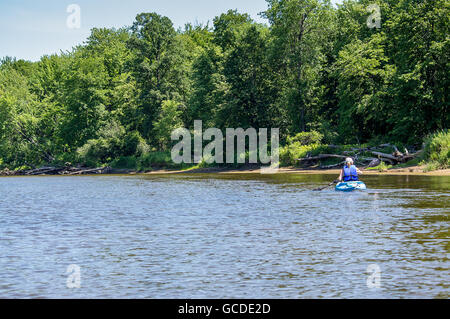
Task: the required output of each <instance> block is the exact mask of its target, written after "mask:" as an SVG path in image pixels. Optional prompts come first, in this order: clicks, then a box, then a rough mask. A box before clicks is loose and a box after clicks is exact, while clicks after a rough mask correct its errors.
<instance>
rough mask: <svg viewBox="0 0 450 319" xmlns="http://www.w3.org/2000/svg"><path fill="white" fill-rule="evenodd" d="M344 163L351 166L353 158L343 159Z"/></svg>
mask: <svg viewBox="0 0 450 319" xmlns="http://www.w3.org/2000/svg"><path fill="white" fill-rule="evenodd" d="M345 162H346V163H351V164H353V158H350V157H347V158H346V159H345Z"/></svg>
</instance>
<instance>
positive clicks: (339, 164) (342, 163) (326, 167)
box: [320, 161, 345, 169]
mask: <svg viewBox="0 0 450 319" xmlns="http://www.w3.org/2000/svg"><path fill="white" fill-rule="evenodd" d="M344 165H345V161H344V162H341V163H338V164H333V165H327V166H320V169H331V168H336V167H343V166H344Z"/></svg>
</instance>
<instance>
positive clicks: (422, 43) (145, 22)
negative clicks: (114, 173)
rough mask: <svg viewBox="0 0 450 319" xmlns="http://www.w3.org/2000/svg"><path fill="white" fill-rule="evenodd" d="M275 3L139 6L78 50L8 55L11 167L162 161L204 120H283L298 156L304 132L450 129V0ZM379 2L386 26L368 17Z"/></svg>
mask: <svg viewBox="0 0 450 319" xmlns="http://www.w3.org/2000/svg"><path fill="white" fill-rule="evenodd" d="M267 2H268V8H267V10H266V11H265V12H264V13H262V15H263V16H264V17H265V18H266V19H267V20H268V22H269V25H263V24H259V23H256V22H254V21H252V19H251V18H250V17H249V16H248V15H247V14H242V13H238V12H237V11H233V10H230V11H228V12H226V13H224V14H222V15H220V16H218V17H216V18H214V20H213V25H212V26H211V27H210V26H208V25H206V26H205V25H191V24H187V25H186V26H185V28H184V29H183V30H181V29H180V30H175V29H174V27H173V25H172V22H171V21H170V19H169V18H167V17H163V16H160V15H158V14H156V13H142V14H139V15H138V16H137V17H136V20H135V22H134V23H133V25H132V26H131V27H129V28H122V29H119V30H117V29H93V30H92V32H91V35H90V37H89V38H88V39H87V41H86V42H85V43H84V44H83V45H80V46H77V47H75V48H74V49H73V50H72V51H71V52H68V53H62V54H60V55H52V56H44V57H42V58H41V60H40V61H38V62H35V63H32V62H28V61H23V60H16V59H14V58H9V57H6V58H3V60H2V61H1V65H0V166H3V167H5V166H8V167H10V168H18V167H22V166H28V167H34V166H38V165H41V164H44V163H50V162H53V163H55V162H56V163H64V162H72V163H84V164H86V165H100V164H111V163H113V164H114V165H116V166H136V165H137V164H136V163H138V164H139V165H144V166H145V165H151V164H152V163H151V162H152V161H153V160H155V161H164V160H165V159H167V158H168V156H167V151H168V150H169V149H170V147H171V143H172V142H171V141H170V133H171V131H172V130H173V129H175V128H178V127H188V128H191V129H192V128H193V122H194V120H203V122H204V124H203V127H204V129H206V128H207V127H218V128H221V129H223V128H226V127H242V128H244V129H246V128H248V127H255V128H264V127H267V128H270V127H277V128H280V132H281V139H282V144H287V146H286V148H285V150H284V154H285V156H286V157H287V158H292V156H294V157H295V156H301V155H302V154H303V153H305V152H307V150H308V147H309V146H308V145H305V144H317V143H319V142H320V143H323V144H327V143H335V144H345V143H346V144H357V143H366V142H370V141H391V142H392V141H393V142H400V143H409V144H421V143H422V140H423V138H425V137H426V136H428V135H429V134H431V133H433V132H436V131H442V130H445V129H448V127H449V123H450V118H449V116H450V115H449V114H450V112H449V101H448V90H447V89H448V87H449V79H448V74H449V73H450V72H449V71H450V70H449V61H450V59H449V55H450V38H449V32H448V31H449V30H448V28H449V25H450V24H449V17H450V11H449V9H450V3H449V1H447V0H414V1H413V0H345V1H344V2H343V4H342V5H339V6H338V7H334V6H332V5H331V4H330V1H328V0H268V1H267ZM373 3H377V4H378V5H379V7H380V8H381V28H369V27H368V25H367V19H368V17H369V15H370V14H371V12H369V11H368V10H367V8H368V6H369V5H370V4H373ZM302 132H313V133H311V134H305V133H302ZM314 132H316V133H314ZM299 133H300V134H299ZM441 134H443V133H441ZM439 136H440V135H437V136H435V137H434V138H435V139H444V138H446V139H447V142H446V143H447V144H446V145H447V146H446V147H447V149H446V150H442V149H439V150H438V152H439V155H438V158H436V161H438V162H439V163H444V162H446V163H447V164H448V134H447V135H446V136H447V137H439ZM305 141H306V142H305ZM290 145H293V147H291V148H289V146H290ZM295 145H297V147H296V146H295ZM429 145H430V148H429V149H430V151H432V150H433V149H434V148H436V146H435V144H434V142H431V143H429ZM296 152H297V153H298V154H297V153H296ZM152 154H153V155H152ZM286 154H287V155H286ZM289 154H291V155H289ZM292 154H294V155H292ZM442 157H443V158H444V159H442ZM445 157H446V158H445ZM287 162H289V160H288V161H287ZM130 163H131V164H130Z"/></svg>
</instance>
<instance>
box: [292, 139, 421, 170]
mask: <svg viewBox="0 0 450 319" xmlns="http://www.w3.org/2000/svg"><path fill="white" fill-rule="evenodd" d="M387 147H391V148H392V149H393V150H394V152H393V153H392V154H387V153H383V152H381V151H380V149H383V148H387ZM334 148H335V147H334ZM422 152H423V150H421V151H418V152H416V153H412V154H410V152H409V151H408V150H407V149H406V148H405V152H404V153H402V152H400V151H399V149H398V148H397V147H396V146H395V145H391V144H382V145H379V146H376V147H367V148H353V149H351V150H350V151H343V152H342V155H340V154H319V155H317V156H307V157H305V158H300V159H298V161H299V162H300V163H303V164H304V165H305V166H316V167H317V164H318V163H319V162H320V161H322V160H326V159H330V158H338V159H344V158H347V157H351V158H352V159H353V160H354V161H355V162H356V163H357V164H361V165H363V166H364V167H376V166H378V165H380V164H381V162H385V163H388V164H391V165H396V164H400V163H406V162H408V161H410V160H412V159H414V158H416V157H418V156H419V155H420V154H421V153H422ZM362 153H365V154H371V155H373V157H367V156H361V154H362ZM344 164H345V162H340V163H337V164H332V165H325V166H319V168H320V169H331V168H337V167H341V166H343V165H344Z"/></svg>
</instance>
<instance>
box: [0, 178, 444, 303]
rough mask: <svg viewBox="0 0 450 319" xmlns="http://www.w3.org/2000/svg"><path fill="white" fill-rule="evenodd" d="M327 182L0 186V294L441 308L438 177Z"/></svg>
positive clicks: (23, 181) (34, 182)
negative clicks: (436, 302) (356, 184)
mask: <svg viewBox="0 0 450 319" xmlns="http://www.w3.org/2000/svg"><path fill="white" fill-rule="evenodd" d="M335 178H336V176H327V175H296V174H278V175H258V174H233V175H231V174H230V175H214V174H211V175H208V174H199V175H195V174H193V175H154V176H153V175H152V176H144V175H136V176H77V177H5V178H0V194H1V197H0V236H1V239H0V298H294V299H297V298H449V296H450V289H449V282H450V272H449V268H450V267H449V266H450V265H449V252H450V243H449V237H450V232H449V215H450V214H449V212H450V209H449V203H450V178H449V177H432V176H365V177H364V181H365V182H366V184H367V187H368V188H369V189H368V190H367V191H364V192H355V193H339V192H335V191H334V189H331V188H330V189H326V190H324V191H322V192H313V191H312V190H313V189H314V188H316V187H318V186H321V185H327V184H328V183H329V182H330V181H332V180H333V179H335ZM70 265H75V266H72V268H69V269H68V267H69V266H70ZM73 267H75V268H73ZM74 285H75V288H74ZM69 287H71V288H69ZM77 287H79V288H77Z"/></svg>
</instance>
